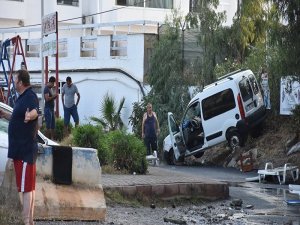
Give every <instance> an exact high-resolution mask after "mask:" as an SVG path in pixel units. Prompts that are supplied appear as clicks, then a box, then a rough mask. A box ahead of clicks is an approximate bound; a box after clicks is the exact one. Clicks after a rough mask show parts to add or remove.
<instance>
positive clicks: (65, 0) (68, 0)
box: [57, 0, 79, 6]
mask: <svg viewBox="0 0 300 225" xmlns="http://www.w3.org/2000/svg"><path fill="white" fill-rule="evenodd" d="M57 4H58V5H72V6H79V0H57Z"/></svg>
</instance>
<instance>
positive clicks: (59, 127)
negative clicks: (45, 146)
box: [55, 118, 64, 141]
mask: <svg viewBox="0 0 300 225" xmlns="http://www.w3.org/2000/svg"><path fill="white" fill-rule="evenodd" d="M63 138H64V120H63V119H61V118H56V120H55V139H56V140H57V141H61V140H62V139H63Z"/></svg>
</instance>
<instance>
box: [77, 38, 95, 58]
mask: <svg viewBox="0 0 300 225" xmlns="http://www.w3.org/2000/svg"><path fill="white" fill-rule="evenodd" d="M96 50H97V36H87V37H81V44H80V57H96Z"/></svg>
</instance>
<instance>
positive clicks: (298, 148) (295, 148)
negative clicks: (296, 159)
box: [287, 142, 300, 155]
mask: <svg viewBox="0 0 300 225" xmlns="http://www.w3.org/2000/svg"><path fill="white" fill-rule="evenodd" d="M299 151H300V142H298V143H297V144H295V145H293V146H292V147H291V148H290V150H289V151H288V153H287V155H291V154H293V153H296V152H299Z"/></svg>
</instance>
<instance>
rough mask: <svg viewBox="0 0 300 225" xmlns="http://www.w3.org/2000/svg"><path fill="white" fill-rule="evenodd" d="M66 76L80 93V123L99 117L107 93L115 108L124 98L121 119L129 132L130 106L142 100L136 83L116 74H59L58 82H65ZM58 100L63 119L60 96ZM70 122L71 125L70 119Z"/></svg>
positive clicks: (120, 74)
mask: <svg viewBox="0 0 300 225" xmlns="http://www.w3.org/2000/svg"><path fill="white" fill-rule="evenodd" d="M67 76H70V77H72V81H73V83H74V84H76V86H77V88H78V90H79V92H80V96H81V98H80V103H79V105H78V113H79V117H80V123H84V124H85V123H88V122H90V117H91V116H96V117H99V116H101V113H100V110H99V109H100V106H101V103H102V101H103V97H104V95H105V94H106V93H109V94H111V95H112V96H114V98H115V100H116V103H117V106H118V104H119V102H120V100H121V99H122V98H123V97H125V103H124V108H123V109H122V111H121V113H122V115H121V118H122V121H123V122H124V124H125V125H126V126H127V127H128V128H129V131H131V126H129V125H128V122H129V119H128V118H129V116H130V115H131V113H132V104H133V102H137V101H140V100H141V98H142V92H141V90H140V88H139V86H138V85H137V83H136V82H134V81H133V80H132V79H130V78H128V77H127V76H125V75H124V74H122V73H118V72H90V73H88V72H82V73H60V81H65V79H66V77H67ZM59 100H60V105H59V112H60V116H61V117H63V107H62V104H61V96H60V99H59ZM71 121H72V123H73V120H72V119H71Z"/></svg>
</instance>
